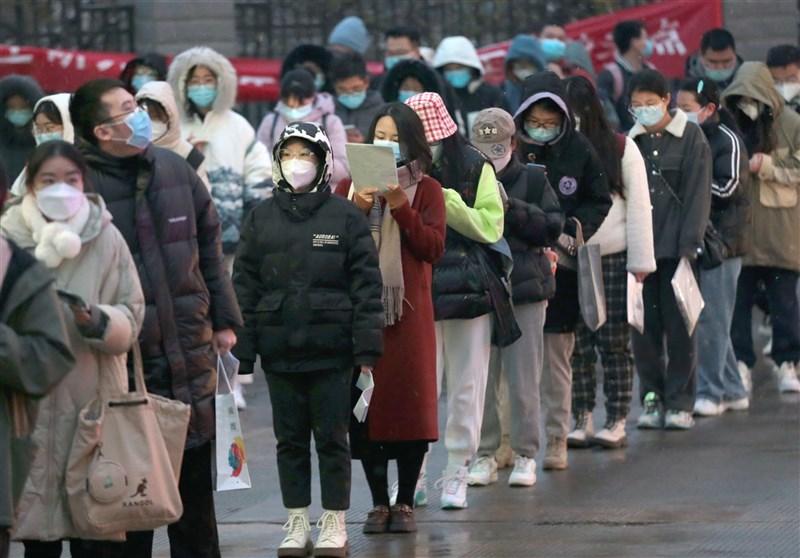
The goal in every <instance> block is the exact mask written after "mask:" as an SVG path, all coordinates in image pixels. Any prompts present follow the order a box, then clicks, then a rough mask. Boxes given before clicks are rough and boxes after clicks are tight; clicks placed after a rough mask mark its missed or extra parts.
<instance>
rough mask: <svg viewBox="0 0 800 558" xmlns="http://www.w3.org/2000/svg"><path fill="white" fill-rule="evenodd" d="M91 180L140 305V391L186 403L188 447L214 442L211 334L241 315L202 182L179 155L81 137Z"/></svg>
mask: <svg viewBox="0 0 800 558" xmlns="http://www.w3.org/2000/svg"><path fill="white" fill-rule="evenodd" d="M78 146H79V148H80V150H81V152H82V153H83V154H84V156H85V157H86V161H87V163H88V165H89V182H90V183H91V184H92V185H93V186H94V189H95V191H97V193H99V194H100V195H101V196H102V197H103V199H104V200H105V201H106V206H107V208H108V210H109V211H110V212H111V214H112V215H113V216H114V223H115V224H116V225H117V228H118V229H119V230H120V232H121V233H122V235H123V237H124V238H125V240H126V242H127V243H128V247H129V248H130V249H131V253H132V254H133V258H134V261H135V262H136V267H137V269H138V270H139V278H140V279H141V282H142V290H143V291H144V296H145V302H146V305H147V306H146V311H145V317H144V324H143V325H142V330H141V332H140V334H139V344H140V345H141V349H142V358H143V361H144V375H145V383H146V384H147V389H148V390H149V391H151V392H153V393H156V394H158V395H163V396H165V397H169V398H171V399H177V400H179V401H183V402H184V403H189V404H191V406H192V418H191V422H190V423H189V435H188V438H187V440H186V447H187V448H191V447H196V446H199V445H201V444H203V443H205V442H207V441H209V440H213V439H214V429H215V422H214V392H215V386H216V366H217V361H216V356H215V355H214V351H213V349H212V348H211V337H212V334H213V332H214V331H219V330H223V329H229V328H236V327H238V326H239V325H240V324H241V322H242V318H241V315H240V313H239V307H238V305H237V304H236V298H235V295H234V292H233V288H232V285H231V281H230V277H229V276H228V273H227V270H226V269H225V265H224V263H223V259H222V247H221V245H220V234H221V233H220V223H219V219H218V218H217V211H216V209H215V207H214V203H213V202H212V201H211V196H210V194H209V193H208V189H207V188H206V186H205V184H203V182H202V181H201V180H200V178H198V176H197V174H196V173H195V172H194V170H192V168H191V167H190V166H189V165H188V164H187V163H186V161H185V160H184V159H183V157H181V156H180V155H177V154H176V153H173V152H172V151H169V150H167V149H161V148H158V147H153V146H149V147H148V148H147V149H145V151H144V152H143V153H142V154H141V155H139V156H135V157H130V158H126V159H120V158H116V157H111V156H109V155H108V154H106V153H104V152H103V151H101V150H100V149H98V148H97V147H95V146H93V145H90V144H89V143H88V142H86V141H85V140H83V139H79V140H78Z"/></svg>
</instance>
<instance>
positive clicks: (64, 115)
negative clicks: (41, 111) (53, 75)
mask: <svg viewBox="0 0 800 558" xmlns="http://www.w3.org/2000/svg"><path fill="white" fill-rule="evenodd" d="M71 98H72V95H71V94H70V93H56V94H55V95H48V96H47V97H42V98H41V99H39V100H38V101H37V102H36V105H35V106H34V107H33V112H34V113H35V112H36V109H37V108H39V105H41V104H42V103H44V102H45V101H51V102H52V103H53V104H54V105H55V106H56V108H57V109H58V112H59V113H61V124H62V125H63V126H64V131H63V132H62V134H63V135H62V139H63V140H64V141H65V142H67V143H73V142H74V141H75V128H73V127H72V120H70V117H69V100H70V99H71Z"/></svg>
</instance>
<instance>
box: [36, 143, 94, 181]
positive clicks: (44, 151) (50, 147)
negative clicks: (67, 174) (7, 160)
mask: <svg viewBox="0 0 800 558" xmlns="http://www.w3.org/2000/svg"><path fill="white" fill-rule="evenodd" d="M54 157H64V158H66V159H69V160H70V161H72V163H74V164H75V166H76V167H78V170H79V171H80V173H81V177H83V191H84V192H91V191H92V188H91V184H89V181H88V177H87V173H86V161H85V160H84V158H83V155H81V152H80V151H78V148H77V147H75V146H74V145H72V144H71V143H67V142H66V141H61V140H53V141H46V142H44V143H43V144H41V145H40V146H38V147H37V148H36V149H34V150H33V153H32V154H31V157H30V159H28V168H27V170H26V171H25V186H26V187H27V188H28V190H30V189H31V188H33V181H34V179H35V178H36V175H37V174H39V171H40V170H41V169H42V165H44V164H45V163H46V162H47V161H49V160H50V159H53V158H54Z"/></svg>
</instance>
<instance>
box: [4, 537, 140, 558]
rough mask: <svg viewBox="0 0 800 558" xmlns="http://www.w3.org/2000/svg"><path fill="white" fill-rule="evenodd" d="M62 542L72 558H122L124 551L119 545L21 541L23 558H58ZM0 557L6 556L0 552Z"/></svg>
mask: <svg viewBox="0 0 800 558" xmlns="http://www.w3.org/2000/svg"><path fill="white" fill-rule="evenodd" d="M64 542H66V543H67V544H68V546H69V555H70V556H71V557H72V558H122V556H124V554H123V552H124V549H123V548H121V545H120V543H113V542H108V541H87V540H84V539H69V541H33V540H25V541H22V544H23V545H24V546H25V558H60V556H61V549H62V543H64ZM0 556H7V555H3V554H2V553H1V552H0Z"/></svg>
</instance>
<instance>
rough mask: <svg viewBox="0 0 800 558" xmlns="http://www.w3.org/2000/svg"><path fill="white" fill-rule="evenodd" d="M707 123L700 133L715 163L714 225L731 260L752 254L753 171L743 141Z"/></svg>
mask: <svg viewBox="0 0 800 558" xmlns="http://www.w3.org/2000/svg"><path fill="white" fill-rule="evenodd" d="M714 120H715V121H712V119H710V118H709V119H707V120H706V121H705V122H703V124H701V126H700V129H701V130H703V133H704V134H705V136H706V139H707V140H708V144H709V146H710V147H711V156H712V158H713V159H714V167H713V170H712V172H713V177H712V180H711V222H712V223H713V224H714V227H715V228H716V229H717V230H718V231H719V233H720V234H721V235H722V238H723V239H724V240H725V243H726V244H727V245H728V250H729V254H728V257H730V258H734V257H739V256H744V255H745V254H746V253H747V252H749V251H750V246H749V241H748V236H747V234H745V233H746V230H745V229H746V228H747V225H749V224H750V200H749V198H748V195H747V191H748V188H749V187H750V168H749V157H748V156H747V149H746V148H745V146H744V142H743V141H742V139H741V138H740V137H739V136H738V135H737V134H736V132H734V131H733V130H731V129H730V128H729V127H728V126H725V125H724V124H722V123H720V122H719V119H714Z"/></svg>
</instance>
